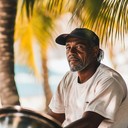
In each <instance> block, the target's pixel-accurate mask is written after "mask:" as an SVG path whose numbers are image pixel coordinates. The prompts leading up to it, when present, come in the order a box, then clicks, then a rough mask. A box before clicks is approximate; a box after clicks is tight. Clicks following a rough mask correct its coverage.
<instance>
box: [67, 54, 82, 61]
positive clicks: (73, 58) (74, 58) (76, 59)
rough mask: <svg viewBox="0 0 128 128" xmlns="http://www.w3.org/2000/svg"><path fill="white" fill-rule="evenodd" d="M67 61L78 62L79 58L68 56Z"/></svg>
mask: <svg viewBox="0 0 128 128" xmlns="http://www.w3.org/2000/svg"><path fill="white" fill-rule="evenodd" d="M68 60H69V61H71V60H75V61H79V60H80V58H78V57H77V56H76V55H69V56H68Z"/></svg>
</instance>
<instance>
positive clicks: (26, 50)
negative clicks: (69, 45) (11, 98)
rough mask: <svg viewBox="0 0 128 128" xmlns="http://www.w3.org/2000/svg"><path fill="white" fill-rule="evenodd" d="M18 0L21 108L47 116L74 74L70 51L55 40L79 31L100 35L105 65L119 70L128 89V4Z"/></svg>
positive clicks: (16, 45) (103, 0)
mask: <svg viewBox="0 0 128 128" xmlns="http://www.w3.org/2000/svg"><path fill="white" fill-rule="evenodd" d="M25 1H26V0H23V1H20V0H18V4H17V13H16V19H15V23H16V24H15V35H14V40H15V41H14V57H15V61H14V62H15V63H14V70H15V82H16V87H17V90H18V93H19V96H20V102H21V106H23V107H25V108H29V109H32V110H35V111H39V112H45V111H46V110H47V106H48V104H49V101H50V99H51V97H52V95H53V93H54V92H55V90H56V88H57V86H58V84H59V82H60V80H61V79H62V77H63V75H64V74H65V73H66V72H67V71H68V70H69V67H68V63H67V60H66V55H65V47H64V46H60V45H57V44H56V43H55V38H56V37H57V36H58V35H60V34H62V33H69V32H71V31H72V30H73V29H74V28H76V27H87V28H89V29H92V30H94V31H95V32H96V33H97V35H98V36H99V37H100V47H101V48H102V49H103V50H104V59H103V60H102V63H104V64H106V65H108V66H109V67H111V68H113V69H115V70H116V71H118V72H119V73H120V74H121V75H122V77H123V78H124V79H125V81H126V83H127V85H128V53H127V52H128V42H127V41H128V23H127V21H128V15H127V12H128V2H127V0H124V1H123V0H121V1H120V0H119V1H118V0H117V1H114V0H111V1H110V0H101V1H100V0H86V1H85V0H74V1H70V0H37V1H36V0H35V1H33V0H32V1H30V2H25Z"/></svg>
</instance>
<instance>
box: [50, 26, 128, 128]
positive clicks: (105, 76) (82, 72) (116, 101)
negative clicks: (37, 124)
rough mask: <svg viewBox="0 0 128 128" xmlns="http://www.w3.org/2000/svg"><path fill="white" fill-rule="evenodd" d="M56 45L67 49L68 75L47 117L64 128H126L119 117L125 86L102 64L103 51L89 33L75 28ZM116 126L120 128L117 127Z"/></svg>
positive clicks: (60, 37) (61, 36) (60, 85)
mask: <svg viewBox="0 0 128 128" xmlns="http://www.w3.org/2000/svg"><path fill="white" fill-rule="evenodd" d="M56 43H58V44H60V45H65V46H66V55H67V60H68V63H69V66H70V69H71V71H69V72H67V73H66V75H65V76H64V77H63V79H62V80H61V82H60V84H59V86H58V88H57V91H56V93H55V95H54V96H53V98H52V100H51V102H50V105H49V108H50V109H49V112H48V114H49V115H50V116H52V117H53V118H55V119H56V120H58V121H59V122H60V123H62V126H63V127H64V128H97V127H98V128H113V127H114V125H115V128H127V126H125V125H123V121H122V120H121V121H122V122H120V125H117V123H119V120H120V119H121V118H116V117H119V116H120V115H118V113H119V114H122V113H124V112H123V111H122V105H124V102H125V101H126V97H127V88H126V84H125V82H124V80H123V78H122V77H121V75H120V74H119V73H117V72H116V71H114V70H113V69H111V68H109V67H107V66H105V65H104V64H101V63H100V61H101V59H102V56H103V51H102V50H101V49H100V48H99V38H98V36H97V35H96V34H95V33H94V32H93V31H91V30H89V29H86V28H76V29H75V30H73V31H72V32H71V33H70V34H62V35H60V36H58V37H57V38H56ZM117 126H119V127H117Z"/></svg>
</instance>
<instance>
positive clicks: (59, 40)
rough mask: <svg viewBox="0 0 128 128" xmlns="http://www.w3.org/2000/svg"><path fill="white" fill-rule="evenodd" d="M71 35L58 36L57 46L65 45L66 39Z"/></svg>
mask: <svg viewBox="0 0 128 128" xmlns="http://www.w3.org/2000/svg"><path fill="white" fill-rule="evenodd" d="M68 35H69V34H62V35H60V36H58V37H57V38H56V40H55V41H56V43H57V44H60V45H65V44H66V39H67V36H68Z"/></svg>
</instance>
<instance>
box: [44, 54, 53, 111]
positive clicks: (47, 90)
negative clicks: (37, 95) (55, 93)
mask: <svg viewBox="0 0 128 128" xmlns="http://www.w3.org/2000/svg"><path fill="white" fill-rule="evenodd" d="M42 61H43V65H42V66H43V81H44V82H43V88H44V93H45V97H46V108H45V111H47V110H48V105H49V102H50V100H51V97H52V91H51V88H50V85H49V82H48V68H47V55H46V52H45V53H44V54H43V57H42Z"/></svg>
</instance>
